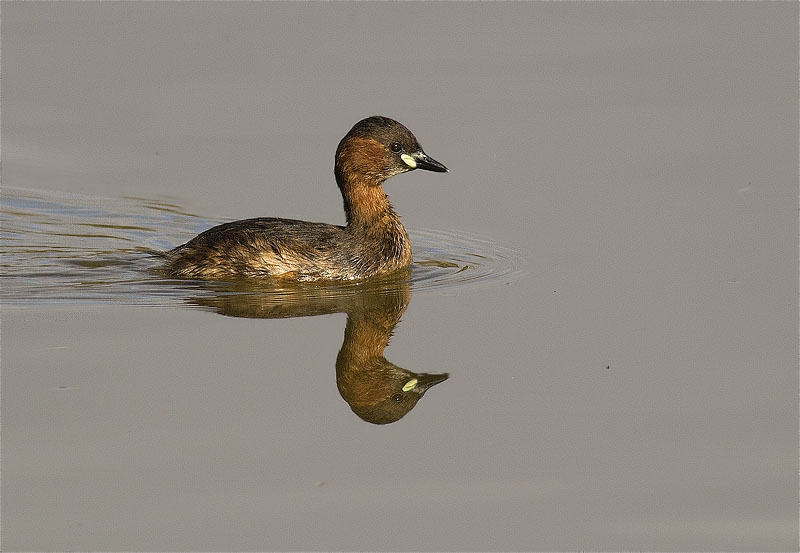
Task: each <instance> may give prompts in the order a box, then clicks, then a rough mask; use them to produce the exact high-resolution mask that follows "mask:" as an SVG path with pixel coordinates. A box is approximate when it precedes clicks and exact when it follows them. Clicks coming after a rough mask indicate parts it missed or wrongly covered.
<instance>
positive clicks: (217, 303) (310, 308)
mask: <svg viewBox="0 0 800 553" xmlns="http://www.w3.org/2000/svg"><path fill="white" fill-rule="evenodd" d="M204 287H207V288H210V289H211V290H212V292H213V293H212V294H211V295H209V296H201V297H195V298H192V299H190V300H189V301H190V303H192V304H195V305H201V306H204V307H209V308H212V309H214V310H215V311H216V312H218V313H221V314H223V315H228V316H232V317H251V318H270V319H274V318H286V317H309V316H314V315H325V314H330V313H347V326H346V327H345V330H344V341H343V342H342V347H341V349H340V350H339V355H338V356H337V357H336V385H337V387H338V388H339V394H341V396H342V399H344V400H345V401H346V402H347V403H348V405H350V408H351V409H352V410H353V412H354V413H355V414H356V415H358V416H359V417H360V418H362V419H363V420H365V421H367V422H371V423H374V424H387V423H391V422H395V421H397V420H400V419H401V418H403V416H405V414H406V413H408V412H409V411H410V410H411V409H413V408H414V406H415V405H416V404H417V402H418V401H419V400H420V399H421V398H422V396H423V395H425V392H426V391H427V390H428V389H429V388H430V387H431V386H434V385H436V384H439V383H440V382H443V381H445V380H447V378H448V376H449V375H448V374H447V373H437V374H429V373H414V372H411V371H409V370H407V369H404V368H402V367H398V366H397V365H395V364H394V363H392V362H391V361H389V360H387V359H386V358H385V357H384V356H383V350H384V349H385V348H386V346H387V345H388V343H389V339H390V338H391V336H392V331H393V330H394V328H395V326H396V325H397V323H399V322H400V319H401V317H402V316H403V313H405V310H406V307H408V303H409V301H410V299H411V290H410V284H409V280H408V272H405V273H401V274H399V275H394V276H393V277H383V278H380V279H378V280H374V279H373V281H369V282H365V283H360V284H337V285H324V284H316V283H273V282H270V283H253V282H239V283H235V284H227V285H226V284H224V283H207V284H205V285H204Z"/></svg>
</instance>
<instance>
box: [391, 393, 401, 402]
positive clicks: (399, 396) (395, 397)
mask: <svg viewBox="0 0 800 553" xmlns="http://www.w3.org/2000/svg"><path fill="white" fill-rule="evenodd" d="M392 399H393V400H395V401H400V400H401V399H403V394H395V395H393V396H392Z"/></svg>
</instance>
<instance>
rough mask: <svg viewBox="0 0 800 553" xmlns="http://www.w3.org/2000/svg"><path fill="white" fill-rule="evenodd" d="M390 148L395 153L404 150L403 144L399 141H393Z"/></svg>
mask: <svg viewBox="0 0 800 553" xmlns="http://www.w3.org/2000/svg"><path fill="white" fill-rule="evenodd" d="M389 149H390V150H391V151H393V152H394V153H398V152H401V151H403V145H402V144H400V143H399V142H392V145H391V146H389Z"/></svg>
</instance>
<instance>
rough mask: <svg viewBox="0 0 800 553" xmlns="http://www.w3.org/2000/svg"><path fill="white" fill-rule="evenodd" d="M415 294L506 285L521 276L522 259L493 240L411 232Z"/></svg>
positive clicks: (423, 231) (438, 233) (469, 236)
mask: <svg viewBox="0 0 800 553" xmlns="http://www.w3.org/2000/svg"><path fill="white" fill-rule="evenodd" d="M408 232H409V235H410V237H411V244H412V246H413V248H414V265H413V266H412V268H411V281H412V285H413V289H414V291H427V290H435V289H438V288H440V287H454V286H465V285H477V284H490V283H493V282H497V281H500V282H502V283H508V282H510V281H512V280H514V279H516V278H517V277H518V276H519V275H521V274H522V272H523V267H524V265H525V261H524V258H523V257H522V256H521V255H520V254H519V253H517V252H516V251H514V250H512V249H511V248H508V247H506V246H503V245H502V244H499V243H497V242H494V241H492V240H488V239H486V238H481V237H478V236H475V235H473V234H468V233H465V232H459V231H441V230H428V229H423V230H415V229H410V230H409V231H408Z"/></svg>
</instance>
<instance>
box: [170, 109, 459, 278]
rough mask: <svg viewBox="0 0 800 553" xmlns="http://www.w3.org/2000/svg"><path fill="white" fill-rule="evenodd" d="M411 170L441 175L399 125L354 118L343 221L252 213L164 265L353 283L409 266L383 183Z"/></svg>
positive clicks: (339, 176) (213, 274)
mask: <svg viewBox="0 0 800 553" xmlns="http://www.w3.org/2000/svg"><path fill="white" fill-rule="evenodd" d="M403 157H405V158H409V157H410V158H412V159H413V160H414V162H415V163H416V168H417V169H426V170H429V171H437V172H446V171H447V168H446V167H445V166H444V165H442V164H441V163H439V162H438V161H435V160H433V159H431V158H430V157H428V156H427V155H426V154H425V153H424V152H423V151H422V148H421V147H420V145H419V143H418V142H417V139H416V138H415V137H414V135H413V134H411V131H409V130H408V129H407V128H405V127H404V126H403V125H401V124H400V123H398V122H397V121H394V120H392V119H389V118H386V117H378V116H375V117H369V118H367V119H364V120H362V121H360V122H358V123H357V124H356V125H355V126H354V127H353V128H352V129H351V130H350V132H349V133H347V135H346V136H345V137H344V138H343V139H342V141H341V142H340V143H339V147H338V148H337V150H336V163H335V167H334V174H335V175H336V182H337V184H338V185H339V189H340V190H341V193H342V198H343V200H344V211H345V216H346V218H347V225H346V226H344V227H342V226H336V225H328V224H325V223H309V222H306V221H297V220H293V219H278V218H265V217H262V218H256V219H246V220H243V221H235V222H232V223H226V224H223V225H219V226H216V227H214V228H211V229H209V230H207V231H205V232H203V233H201V234H199V235H198V236H196V237H195V238H193V239H192V240H190V241H189V242H188V243H186V244H184V245H182V246H178V247H177V248H175V249H174V250H171V251H169V252H167V253H166V254H165V255H166V257H167V264H166V266H165V270H166V271H167V272H168V273H169V274H170V275H172V276H176V277H181V278H196V279H226V278H264V277H277V278H284V279H292V280H302V281H310V280H356V279H364V278H368V277H371V276H374V275H378V274H383V273H389V272H392V271H396V270H398V269H402V268H405V267H408V266H409V265H411V260H412V259H411V244H410V242H409V239H408V234H407V233H406V230H405V228H403V225H402V223H401V222H400V218H399V217H398V215H397V214H396V213H395V212H394V210H393V209H392V206H391V204H390V203H389V199H388V198H387V196H386V194H385V193H384V191H383V187H382V184H383V182H384V181H385V180H386V179H388V178H389V177H391V176H393V175H396V174H398V173H404V172H407V171H410V170H412V167H411V166H410V165H409V163H408V162H406V161H403Z"/></svg>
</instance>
